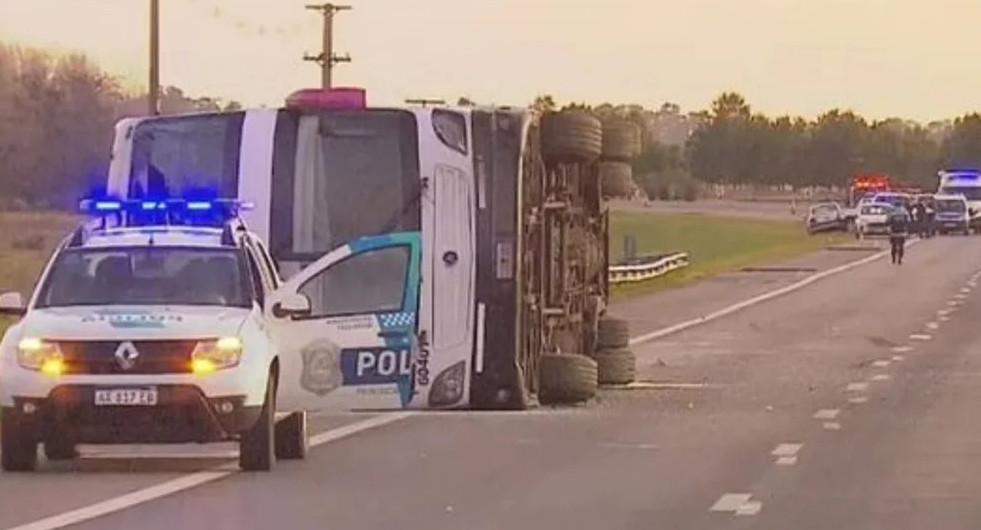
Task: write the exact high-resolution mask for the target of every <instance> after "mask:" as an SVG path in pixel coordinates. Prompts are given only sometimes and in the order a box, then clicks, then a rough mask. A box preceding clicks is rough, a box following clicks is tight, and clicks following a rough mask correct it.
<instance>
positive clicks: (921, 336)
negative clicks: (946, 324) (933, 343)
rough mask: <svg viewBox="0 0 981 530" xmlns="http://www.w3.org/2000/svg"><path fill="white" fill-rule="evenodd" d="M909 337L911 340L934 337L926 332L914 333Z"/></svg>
mask: <svg viewBox="0 0 981 530" xmlns="http://www.w3.org/2000/svg"><path fill="white" fill-rule="evenodd" d="M909 338H910V340H930V339H931V338H933V337H931V336H930V335H927V334H926V333H914V334H912V335H910V336H909Z"/></svg>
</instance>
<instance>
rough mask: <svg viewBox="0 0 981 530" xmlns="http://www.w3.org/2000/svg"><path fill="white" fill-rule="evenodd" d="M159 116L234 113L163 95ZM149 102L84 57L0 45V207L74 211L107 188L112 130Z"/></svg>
mask: <svg viewBox="0 0 981 530" xmlns="http://www.w3.org/2000/svg"><path fill="white" fill-rule="evenodd" d="M160 107H161V111H162V112H164V113H175V112H189V111H198V110H212V111H218V110H231V109H236V108H240V107H241V106H240V105H239V104H238V103H236V102H234V101H224V100H220V99H217V98H210V97H191V96H188V95H187V94H184V92H183V91H181V89H179V88H177V87H173V86H166V87H163V88H162V92H161V97H160ZM146 109H147V96H146V94H145V93H140V92H135V91H133V90H127V89H126V88H124V86H123V84H122V82H121V80H120V79H119V78H118V77H115V76H112V75H110V74H108V73H106V72H105V71H104V70H102V69H101V68H99V67H98V66H97V65H96V64H94V63H93V62H92V61H90V60H89V59H88V58H86V57H85V56H83V55H80V54H72V55H61V56H58V55H53V54H49V53H45V52H44V51H41V50H37V49H31V48H20V47H14V46H8V45H3V44H2V43H0V207H2V208H26V207H31V208H72V207H74V204H75V202H74V201H75V200H76V199H77V198H78V197H79V196H81V195H84V194H85V193H86V192H88V191H89V190H90V189H92V188H93V187H94V186H98V185H99V184H103V185H104V183H105V174H106V170H107V166H108V155H109V150H110V143H111V141H112V132H113V124H114V123H115V122H116V120H118V119H120V118H122V117H125V116H138V115H143V114H146Z"/></svg>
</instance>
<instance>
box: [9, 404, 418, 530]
mask: <svg viewBox="0 0 981 530" xmlns="http://www.w3.org/2000/svg"><path fill="white" fill-rule="evenodd" d="M412 415H413V413H412V412H396V413H391V414H382V415H380V416H375V417H371V418H367V419H364V420H361V421H358V422H355V423H349V424H347V425H342V426H340V427H337V428H336V429H330V430H328V431H324V432H322V433H320V434H316V435H314V436H312V437H311V439H310V446H311V447H316V446H319V445H324V444H327V443H330V442H335V441H337V440H341V439H344V438H348V437H350V436H353V435H355V434H358V433H360V432H364V431H367V430H371V429H374V428H377V427H381V426H382V425H388V424H390V423H395V422H397V421H401V420H404V419H406V418H408V417H410V416H412ZM232 466H234V464H222V465H220V466H215V467H213V468H211V469H207V470H204V471H197V472H194V473H191V474H188V475H184V476H181V477H178V478H175V479H172V480H168V481H166V482H162V483H160V484H154V485H152V486H148V487H145V488H140V489H138V490H135V491H131V492H129V493H124V494H122V495H118V496H116V497H113V498H110V499H106V500H104V501H100V502H97V503H95V504H90V505H88V506H83V507H81V508H76V509H74V510H69V511H67V512H63V513H60V514H57V515H51V516H48V517H45V518H43V519H38V520H37V521H33V522H30V523H25V524H22V525H19V526H12V527H7V528H3V530H57V529H59V528H64V527H66V526H72V525H76V524H79V523H83V522H86V521H91V520H93V519H97V518H99V517H103V516H106V515H110V514H113V513H116V512H120V511H123V510H125V509H128V508H132V507H134V506H138V505H141V504H146V503H148V502H150V501H154V500H157V499H160V498H163V497H166V496H168V495H172V494H174V493H179V492H181V491H186V490H189V489H192V488H196V487H198V486H201V485H203V484H207V483H209V482H214V481H216V480H219V479H223V478H225V477H229V476H231V475H235V474H238V473H239V471H238V469H237V468H232Z"/></svg>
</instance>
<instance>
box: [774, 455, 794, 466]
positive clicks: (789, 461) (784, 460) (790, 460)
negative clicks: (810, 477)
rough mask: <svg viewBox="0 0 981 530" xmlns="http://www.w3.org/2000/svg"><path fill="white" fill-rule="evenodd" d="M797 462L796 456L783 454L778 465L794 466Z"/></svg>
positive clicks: (778, 460)
mask: <svg viewBox="0 0 981 530" xmlns="http://www.w3.org/2000/svg"><path fill="white" fill-rule="evenodd" d="M796 463H797V457H796V456H781V457H780V458H778V459H777V465H778V466H792V465H794V464H796Z"/></svg>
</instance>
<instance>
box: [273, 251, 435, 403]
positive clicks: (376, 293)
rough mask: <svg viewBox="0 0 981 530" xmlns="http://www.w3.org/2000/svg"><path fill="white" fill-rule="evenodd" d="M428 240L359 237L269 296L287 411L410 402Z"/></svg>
mask: <svg viewBox="0 0 981 530" xmlns="http://www.w3.org/2000/svg"><path fill="white" fill-rule="evenodd" d="M420 253H421V238H420V234H419V233H418V232H396V233H389V234H384V235H378V236H368V237H362V238H357V239H355V240H353V241H351V242H349V243H348V244H346V245H343V246H341V247H339V248H337V249H335V250H333V251H331V252H330V253H328V254H327V255H325V256H323V257H322V258H320V259H319V260H317V261H314V262H313V263H311V264H310V265H308V266H307V267H305V268H304V269H303V270H302V271H300V272H299V273H298V274H297V275H295V276H293V277H292V278H290V279H289V280H288V281H286V282H285V283H284V284H283V285H282V286H280V287H279V288H278V289H276V290H275V291H273V293H272V294H271V295H270V296H268V297H267V300H266V307H265V312H266V317H267V319H268V321H269V322H270V327H269V331H270V335H271V336H272V338H273V342H274V344H275V345H276V347H277V348H278V354H279V359H280V376H279V390H278V400H279V403H278V406H277V408H278V409H280V410H308V411H313V410H359V409H360V410H367V409H391V408H403V407H406V406H408V404H409V402H410V401H411V400H412V397H413V390H412V366H411V358H412V354H411V350H412V349H413V348H414V347H415V345H416V342H417V341H416V340H415V330H416V320H417V315H418V308H419V284H420V276H421V275H420V258H421V254H420Z"/></svg>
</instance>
